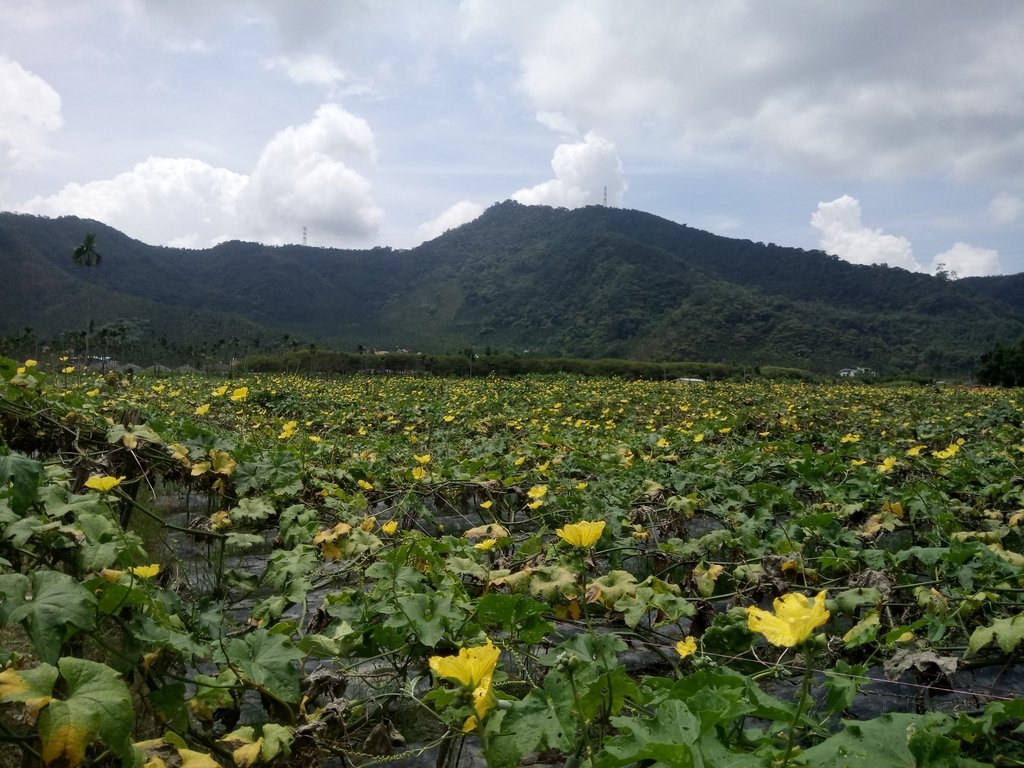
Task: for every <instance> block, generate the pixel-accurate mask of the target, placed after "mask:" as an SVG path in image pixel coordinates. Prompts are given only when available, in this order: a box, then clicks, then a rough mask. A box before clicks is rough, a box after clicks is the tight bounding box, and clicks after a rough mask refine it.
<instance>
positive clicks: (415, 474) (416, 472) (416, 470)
mask: <svg viewBox="0 0 1024 768" xmlns="http://www.w3.org/2000/svg"><path fill="white" fill-rule="evenodd" d="M426 476H427V470H425V469H424V468H423V467H413V468H412V479H413V480H422V479H423V478H424V477H426Z"/></svg>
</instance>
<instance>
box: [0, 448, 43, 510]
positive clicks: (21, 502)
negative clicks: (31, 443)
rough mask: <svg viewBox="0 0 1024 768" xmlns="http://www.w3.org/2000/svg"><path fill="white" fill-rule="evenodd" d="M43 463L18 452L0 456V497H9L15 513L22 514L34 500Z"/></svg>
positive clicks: (40, 479)
mask: <svg viewBox="0 0 1024 768" xmlns="http://www.w3.org/2000/svg"><path fill="white" fill-rule="evenodd" d="M43 475H44V472H43V465H42V464H41V463H40V462H38V461H34V460H32V459H30V458H28V457H27V456H22V455H21V454H20V453H9V454H7V455H5V456H0V498H3V497H4V496H8V495H9V497H10V499H11V509H12V510H14V513H15V514H16V515H22V514H24V512H25V510H27V509H28V508H29V507H30V506H32V502H34V501H35V500H36V489H37V488H38V487H39V483H40V482H41V481H42V479H43Z"/></svg>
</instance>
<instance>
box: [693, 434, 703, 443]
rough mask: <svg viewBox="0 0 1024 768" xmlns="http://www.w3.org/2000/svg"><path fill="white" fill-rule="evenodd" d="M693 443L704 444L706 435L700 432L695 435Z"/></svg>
mask: <svg viewBox="0 0 1024 768" xmlns="http://www.w3.org/2000/svg"><path fill="white" fill-rule="evenodd" d="M693 442H695V443H702V442H704V433H703V432H698V433H697V434H696V435H694V436H693Z"/></svg>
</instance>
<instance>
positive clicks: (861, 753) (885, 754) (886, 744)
mask: <svg viewBox="0 0 1024 768" xmlns="http://www.w3.org/2000/svg"><path fill="white" fill-rule="evenodd" d="M843 725H844V727H843V730H842V731H840V732H839V733H837V734H835V735H833V736H830V737H829V738H827V739H825V741H823V742H821V743H820V744H818V745H817V746H814V747H811V748H810V749H807V750H804V752H803V755H802V756H803V759H804V761H805V762H806V763H807V764H809V765H827V766H829V768H863V766H865V765H870V766H871V767H872V768H916V766H924V765H928V766H930V765H931V764H930V763H920V762H918V759H917V757H915V754H914V753H913V752H912V751H911V749H910V742H911V739H912V737H913V736H914V734H915V733H917V732H919V731H922V730H925V729H932V728H935V727H940V728H941V727H942V726H944V725H945V726H948V727H947V728H946V730H948V729H949V728H951V727H952V725H953V723H952V720H950V719H949V718H948V717H946V716H945V715H942V714H939V713H932V714H930V715H911V714H905V713H889V714H885V715H882V716H881V717H876V718H875V719H874V720H865V721H863V722H851V721H847V722H845V723H844V724H843ZM917 748H918V750H919V751H920V750H927V749H930V747H929V746H928V745H927V744H923V743H921V742H919V743H918V745H917Z"/></svg>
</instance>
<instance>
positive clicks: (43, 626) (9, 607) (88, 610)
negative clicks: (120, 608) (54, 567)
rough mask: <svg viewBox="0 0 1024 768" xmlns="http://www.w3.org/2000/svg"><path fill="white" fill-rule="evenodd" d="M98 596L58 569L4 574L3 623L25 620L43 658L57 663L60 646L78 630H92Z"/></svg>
mask: <svg viewBox="0 0 1024 768" xmlns="http://www.w3.org/2000/svg"><path fill="white" fill-rule="evenodd" d="M95 611H96V597H95V595H93V594H92V593H91V592H90V591H89V590H87V589H86V588H85V587H83V586H82V585H81V584H80V583H79V582H77V581H76V580H75V579H73V578H71V577H70V576H68V575H67V574H64V573H60V572H58V571H36V572H35V573H34V574H32V578H31V580H29V579H28V578H27V577H25V576H23V575H21V574H7V575H4V576H0V625H4V626H5V625H7V624H11V623H16V622H21V623H22V624H23V625H24V626H25V631H26V632H28V636H29V638H31V640H32V642H33V644H34V645H35V648H36V651H37V652H38V654H39V658H40V659H42V660H43V661H45V662H48V663H50V664H55V663H56V662H57V658H58V657H59V656H60V648H61V646H62V645H63V644H64V641H65V640H67V639H68V638H69V637H70V636H71V635H72V634H73V633H74V631H75V630H78V629H91V628H92V627H93V625H94V621H95Z"/></svg>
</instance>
